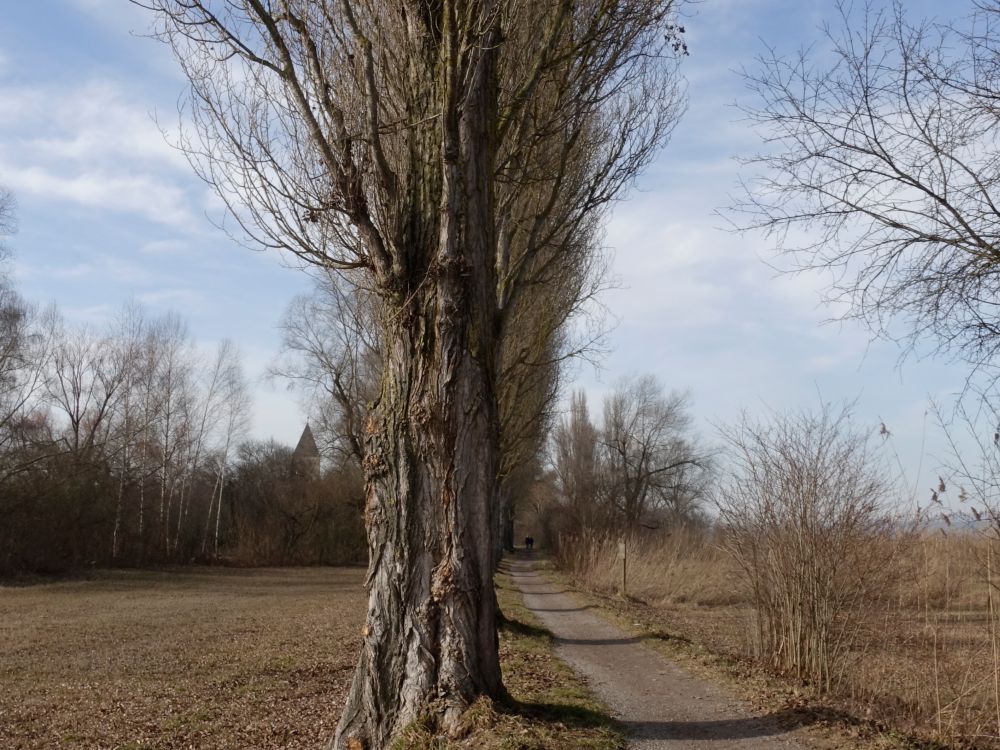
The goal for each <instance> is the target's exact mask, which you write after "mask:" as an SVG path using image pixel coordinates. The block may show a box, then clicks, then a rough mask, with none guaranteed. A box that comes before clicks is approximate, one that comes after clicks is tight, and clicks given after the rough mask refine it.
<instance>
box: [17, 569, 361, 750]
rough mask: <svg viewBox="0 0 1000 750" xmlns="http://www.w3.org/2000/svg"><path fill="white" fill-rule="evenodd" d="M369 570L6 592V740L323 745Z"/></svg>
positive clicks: (192, 575) (221, 574)
mask: <svg viewBox="0 0 1000 750" xmlns="http://www.w3.org/2000/svg"><path fill="white" fill-rule="evenodd" d="M363 575H364V573H363V571H361V570H358V569H330V568H326V569H296V570H220V569H200V570H171V571H158V572H147V571H116V572H108V573H98V574H95V575H94V576H93V577H91V578H90V579H89V580H78V581H66V582H61V583H53V584H45V585H34V586H27V587H18V588H12V587H5V588H0V686H2V688H0V747H4V748H63V747H66V748H68V747H87V748H130V749H135V750H138V749H139V748H153V747H155V748H190V747H198V748H250V747H252V748H317V747H320V746H321V745H322V741H323V739H324V738H326V737H327V736H328V735H329V734H330V733H331V732H332V730H333V727H334V725H335V724H336V721H337V717H338V715H339V711H340V707H341V705H342V702H343V700H344V697H345V695H346V690H347V687H348V685H349V680H350V677H351V673H352V670H353V668H354V664H355V659H356V650H357V647H358V644H359V642H360V630H361V626H362V623H363V618H364V611H365V600H366V597H365V594H364V591H363V589H362V587H361V582H362V578H363Z"/></svg>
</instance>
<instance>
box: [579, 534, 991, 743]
mask: <svg viewBox="0 0 1000 750" xmlns="http://www.w3.org/2000/svg"><path fill="white" fill-rule="evenodd" d="M563 558H564V559H563V560H562V563H563V569H564V571H565V572H566V573H568V574H569V575H570V577H571V578H572V581H573V583H575V584H576V585H577V586H579V587H580V588H581V589H583V590H585V591H587V592H591V593H593V594H596V595H597V596H598V600H597V602H596V603H598V604H599V605H601V606H603V607H605V608H606V609H608V610H610V611H612V612H614V613H617V614H619V615H620V616H621V617H622V618H624V621H625V622H626V623H627V624H630V625H634V624H637V623H641V626H642V627H641V628H638V630H640V631H641V632H643V633H645V634H646V635H648V636H650V639H651V641H655V642H658V643H659V644H661V645H662V644H669V645H670V646H671V647H672V648H678V649H680V650H682V651H686V652H689V653H691V654H695V655H697V656H699V658H700V657H704V658H705V659H707V660H708V661H709V662H711V663H712V664H714V665H717V666H718V665H722V666H724V667H725V668H726V669H728V670H729V671H730V672H732V674H733V675H735V676H737V677H738V682H739V683H740V684H741V685H743V686H747V685H752V686H754V689H756V690H758V692H759V695H758V696H751V697H757V698H760V699H762V700H767V701H769V702H770V703H771V704H772V705H777V706H779V707H781V708H789V707H794V708H802V709H806V710H811V711H813V712H815V713H816V714H817V715H829V716H832V715H836V716H842V717H844V718H846V719H847V720H848V722H849V723H851V724H855V725H856V726H858V727H861V726H862V725H868V728H869V729H871V730H876V732H877V730H879V729H880V728H881V729H883V730H888V731H889V733H890V734H893V735H896V736H906V737H910V738H912V739H914V740H917V741H923V742H928V743H930V746H934V747H940V746H944V747H960V748H970V747H974V748H996V747H1000V612H998V604H997V601H996V599H997V595H996V594H994V599H995V600H994V603H993V610H992V612H991V610H990V604H989V596H988V592H989V591H990V586H989V584H988V582H987V580H986V572H985V569H984V565H983V562H984V561H985V559H986V547H985V544H984V542H983V540H982V539H981V538H979V537H976V536H972V535H961V534H953V535H949V536H944V535H941V534H937V533H936V534H927V535H921V536H917V537H914V538H912V539H910V540H909V541H907V543H906V545H905V546H904V547H903V548H902V550H901V552H900V554H899V556H898V559H897V560H896V562H895V565H897V566H898V567H899V573H900V575H899V576H898V578H897V580H896V583H895V586H894V587H893V588H892V589H891V590H889V591H886V592H884V594H885V596H884V597H883V600H882V602H881V603H880V604H879V606H877V607H873V608H871V609H865V610H863V611H856V612H855V613H854V618H853V620H852V622H854V623H855V625H856V627H857V631H856V633H855V634H854V635H855V637H854V639H853V640H852V644H851V649H850V652H849V653H848V654H847V655H846V656H845V658H844V659H842V660H841V662H839V671H838V673H837V675H836V676H837V683H836V686H835V688H834V689H833V690H832V692H828V693H826V694H823V695H820V694H818V691H816V690H814V689H813V686H812V685H810V684H809V683H808V681H803V680H800V679H796V678H795V677H794V676H793V675H788V674H783V673H781V672H780V671H777V670H774V669H772V668H770V667H769V666H768V665H767V664H761V662H760V661H759V660H757V659H756V658H755V648H754V643H753V634H754V630H755V629H754V625H753V623H754V609H753V606H752V600H751V597H750V595H749V592H748V591H747V590H746V587H745V585H744V583H743V580H742V578H741V575H740V572H739V571H738V569H736V567H735V566H734V564H733V562H732V560H731V559H729V558H728V557H727V555H726V554H725V553H724V552H723V551H722V550H721V549H720V548H719V547H718V546H717V545H716V544H714V543H712V541H711V540H706V539H704V538H701V539H699V538H698V537H697V536H695V535H685V534H677V535H675V536H672V537H670V538H668V539H667V540H665V541H662V540H661V541H660V542H658V543H655V544H649V545H647V546H639V547H638V548H637V549H635V550H633V551H632V553H631V554H630V556H629V576H628V593H629V597H628V600H627V601H623V600H622V598H621V595H620V586H621V564H620V560H619V559H618V557H617V545H616V544H615V543H613V541H612V542H603V543H592V544H590V545H581V546H578V547H576V548H574V549H573V552H572V553H571V554H566V555H564V556H563ZM994 575H995V573H994ZM995 584H996V581H995V580H994V585H995ZM758 678H759V679H758ZM775 702H776V703H775ZM903 746H910V745H907V744H906V743H905V742H903Z"/></svg>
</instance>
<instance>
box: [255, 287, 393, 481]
mask: <svg viewBox="0 0 1000 750" xmlns="http://www.w3.org/2000/svg"><path fill="white" fill-rule="evenodd" d="M281 331H282V354H281V363H280V364H279V365H277V366H275V367H273V368H272V373H273V374H275V375H277V376H279V377H282V378H286V379H288V380H289V381H290V382H291V383H294V384H299V385H300V387H302V388H303V390H304V393H305V395H306V397H307V399H308V401H309V402H310V406H311V412H312V421H313V422H314V425H315V427H316V432H317V433H318V434H319V436H320V441H321V443H322V444H323V446H324V448H325V449H326V452H327V453H330V454H332V455H334V456H336V457H337V458H338V459H339V460H351V461H355V462H357V464H358V465H359V466H360V465H361V462H362V461H363V460H364V439H365V436H364V432H363V427H364V424H365V422H366V421H367V419H368V411H369V404H371V403H373V402H374V401H375V398H376V397H377V395H378V387H379V379H380V378H381V375H382V346H381V343H380V341H379V337H378V325H377V322H376V320H375V301H374V300H373V299H372V298H371V297H370V295H367V294H365V293H364V291H363V290H361V289H358V288H356V287H352V286H351V285H350V284H349V283H348V282H347V280H346V279H345V278H344V277H343V276H340V275H337V274H334V273H330V272H326V273H320V274H319V275H317V277H316V285H315V287H314V289H313V291H312V292H311V293H310V294H308V295H302V296H299V297H296V298H295V299H293V300H292V303H291V304H290V305H289V307H288V309H287V310H286V311H285V315H284V318H283V320H282V323H281Z"/></svg>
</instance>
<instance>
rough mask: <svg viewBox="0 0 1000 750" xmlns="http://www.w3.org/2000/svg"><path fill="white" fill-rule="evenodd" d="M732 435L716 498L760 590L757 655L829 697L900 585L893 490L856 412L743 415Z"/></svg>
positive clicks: (743, 566)
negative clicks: (894, 580) (870, 618)
mask: <svg viewBox="0 0 1000 750" xmlns="http://www.w3.org/2000/svg"><path fill="white" fill-rule="evenodd" d="M722 437H723V439H724V441H725V443H726V446H727V448H728V450H729V453H730V461H731V470H730V472H728V474H727V476H726V477H725V478H724V480H723V481H722V482H720V483H719V484H718V485H717V487H716V488H715V489H714V499H715V503H716V505H717V507H718V510H719V520H720V525H721V529H722V538H723V544H724V546H725V548H726V549H727V550H728V552H729V553H730V554H731V555H732V557H733V559H734V560H735V562H736V564H737V565H738V567H739V569H740V571H741V572H742V575H743V577H744V579H745V581H746V583H747V584H748V587H749V589H750V591H751V593H752V598H753V602H754V607H755V611H756V632H755V634H754V635H755V644H754V646H755V649H756V651H757V656H758V657H759V658H761V659H763V660H766V661H768V662H769V663H771V664H772V665H773V666H774V667H776V668H779V669H781V670H784V671H788V672H791V673H794V674H796V675H797V676H799V677H800V678H803V679H806V680H808V681H810V682H812V683H813V684H814V685H815V686H816V687H817V688H819V689H821V690H828V689H830V688H831V687H832V686H833V685H834V684H835V683H837V682H839V680H840V678H841V677H842V675H843V670H844V668H845V667H846V662H848V661H849V659H848V658H847V657H848V655H849V654H850V653H851V650H852V647H853V646H854V645H855V643H857V642H858V640H859V636H860V634H861V631H862V630H863V629H864V628H865V625H866V619H867V618H866V614H867V613H868V612H870V611H871V610H872V609H873V607H875V606H877V605H878V604H879V603H880V602H881V601H882V600H883V597H884V596H885V592H887V591H889V590H890V589H891V586H890V585H889V584H890V583H891V581H890V580H889V579H890V577H891V576H892V575H893V570H894V567H895V566H894V565H893V562H894V559H895V549H896V548H897V536H898V535H897V530H898V526H897V524H896V523H895V520H894V518H893V516H892V514H891V512H890V503H889V501H890V498H891V497H892V486H891V483H890V481H889V480H888V479H887V478H886V472H885V471H884V467H883V466H882V465H881V462H880V461H879V460H878V459H877V457H876V456H875V454H874V452H873V450H872V448H871V444H870V441H869V439H868V438H867V437H866V436H865V435H864V434H863V433H861V432H860V431H858V430H857V429H855V428H854V427H852V426H851V424H850V414H849V410H848V409H842V410H840V411H836V410H833V409H830V408H824V409H823V410H822V411H821V412H820V413H819V414H817V415H810V414H797V415H791V416H783V415H773V416H771V417H770V418H768V419H765V420H762V421H753V420H751V419H749V418H747V417H744V418H743V420H742V421H740V422H739V423H738V424H736V425H735V426H733V427H729V428H726V429H724V430H723V431H722Z"/></svg>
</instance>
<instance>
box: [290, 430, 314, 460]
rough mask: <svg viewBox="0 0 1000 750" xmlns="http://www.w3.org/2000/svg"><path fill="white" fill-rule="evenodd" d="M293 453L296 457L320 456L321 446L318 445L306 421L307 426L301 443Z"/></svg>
mask: <svg viewBox="0 0 1000 750" xmlns="http://www.w3.org/2000/svg"><path fill="white" fill-rule="evenodd" d="M292 455H293V456H295V457H296V458H319V448H318V447H316V438H314V437H313V433H312V430H311V429H309V423H308V422H307V423H306V428H305V429H304V430H302V437H300V438H299V444H298V445H296V446H295V452H294V453H293V454H292Z"/></svg>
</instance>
